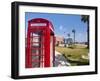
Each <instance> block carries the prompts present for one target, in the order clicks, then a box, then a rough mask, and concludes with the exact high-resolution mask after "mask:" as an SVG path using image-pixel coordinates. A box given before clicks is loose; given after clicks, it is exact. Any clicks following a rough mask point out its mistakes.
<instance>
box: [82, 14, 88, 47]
mask: <svg viewBox="0 0 100 81" xmlns="http://www.w3.org/2000/svg"><path fill="white" fill-rule="evenodd" d="M81 21H83V22H84V23H87V48H89V15H81Z"/></svg>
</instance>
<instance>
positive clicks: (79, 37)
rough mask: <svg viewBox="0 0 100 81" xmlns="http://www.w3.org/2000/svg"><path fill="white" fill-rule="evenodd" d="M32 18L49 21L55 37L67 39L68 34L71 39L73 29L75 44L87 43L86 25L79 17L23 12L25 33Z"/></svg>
mask: <svg viewBox="0 0 100 81" xmlns="http://www.w3.org/2000/svg"><path fill="white" fill-rule="evenodd" d="M34 18H44V19H47V20H49V21H51V22H52V24H53V27H54V33H55V35H57V36H63V37H64V38H68V34H70V37H71V38H73V33H72V30H73V29H75V31H76V33H75V40H76V42H86V41H87V23H84V22H82V21H81V16H80V15H74V14H55V13H36V12H35V13H33V12H25V26H26V32H27V28H28V21H29V20H31V19H34Z"/></svg>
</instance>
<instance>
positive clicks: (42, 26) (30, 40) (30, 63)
mask: <svg viewBox="0 0 100 81" xmlns="http://www.w3.org/2000/svg"><path fill="white" fill-rule="evenodd" d="M26 40H27V43H26V68H35V67H51V66H53V64H54V56H55V55H54V53H55V52H54V51H55V46H54V45H55V44H54V28H53V25H52V23H51V22H50V21H48V20H46V19H42V18H36V19H32V20H30V21H28V30H27V39H26Z"/></svg>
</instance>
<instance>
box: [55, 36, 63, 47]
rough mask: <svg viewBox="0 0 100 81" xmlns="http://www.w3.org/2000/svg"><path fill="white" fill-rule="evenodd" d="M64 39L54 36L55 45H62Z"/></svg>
mask: <svg viewBox="0 0 100 81" xmlns="http://www.w3.org/2000/svg"><path fill="white" fill-rule="evenodd" d="M63 43H64V38H63V37H62V36H55V45H57V46H58V45H59V44H63Z"/></svg>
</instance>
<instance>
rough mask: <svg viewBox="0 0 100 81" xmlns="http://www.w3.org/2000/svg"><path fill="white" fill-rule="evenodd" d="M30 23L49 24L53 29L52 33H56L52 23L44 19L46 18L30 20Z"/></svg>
mask: <svg viewBox="0 0 100 81" xmlns="http://www.w3.org/2000/svg"><path fill="white" fill-rule="evenodd" d="M28 22H29V23H31V22H34V23H49V24H50V25H51V27H50V28H51V29H52V31H54V27H53V25H52V23H51V21H49V20H47V19H44V18H35V19H31V20H29V21H28Z"/></svg>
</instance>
